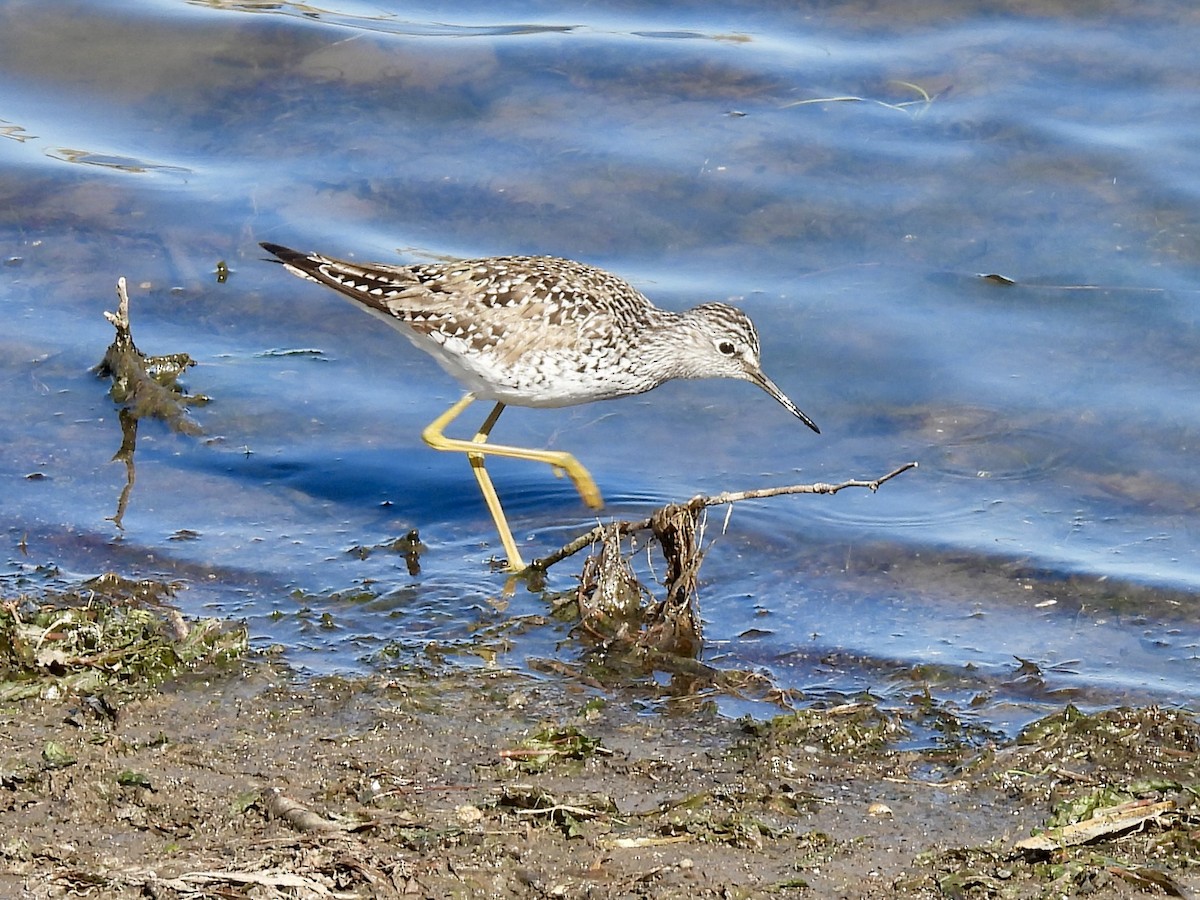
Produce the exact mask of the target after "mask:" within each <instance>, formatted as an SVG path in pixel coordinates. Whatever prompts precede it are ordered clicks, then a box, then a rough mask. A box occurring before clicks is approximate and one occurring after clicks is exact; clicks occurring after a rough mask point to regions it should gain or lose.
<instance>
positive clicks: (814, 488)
mask: <svg viewBox="0 0 1200 900" xmlns="http://www.w3.org/2000/svg"><path fill="white" fill-rule="evenodd" d="M915 468H917V463H915V462H910V463H905V464H904V465H902V466H900V467H898V468H896V469H893V470H892V471H891V472H888V473H887V474H886V475H884V476H882V477H881V478H876V479H874V480H873V481H863V480H860V479H849V480H847V481H842V482H840V483H838V484H826V483H824V482H819V481H818V482H816V483H814V484H790V485H785V486H783V487H773V488H758V489H756V490H751V491H725V492H723V493H720V494H717V495H715V496H712V497H707V496H705V495H703V494H701V495H699V496H696V497H693V498H692V499H691V500H689V501H687V503H681V504H672V505H670V506H665V507H663V508H662V509H661V510H659V511H658V513H656V515H657V514H659V513H662V512H663V511H665V510H668V509H670V508H671V506H673V505H678V506H682V507H684V508H686V509H689V510H692V511H698V510H701V509H705V508H707V507H709V506H723V505H725V504H726V503H737V502H738V501H740V500H761V499H764V498H766V497H780V496H783V495H785V494H836V493H837V492H838V491H841V490H844V489H846V488H866V489H867V490H869V491H872V492H874V491H877V490H879V486H880V485H881V484H883V483H884V482H887V481H891V480H892V479H893V478H895V477H896V476H897V475H899V474H901V473H902V472H907V471H908V470H909V469H915ZM653 521H654V516H648V517H647V518H645V519H641V520H639V521H636V522H611V523H609V524H606V525H597V526H596V527H595V528H593V529H592V530H591V531H589V532H587V533H586V534H581V535H580V536H579V537H577V538H575V540H573V541H571V542H570V543H567V544H564V545H563V546H562V547H560V548H559V549H557V550H555V551H554V552H553V553H551V554H549V555H548V556H545V557H542V558H541V559H536V560H534V561H533V564H532V565H531V566H530V568H532V569H535V570H540V571H542V572H544V571H545V570H546V569H548V568H550V566H552V565H554V564H555V563H558V562H562V561H563V560H564V559H566V558H567V557H568V556H573V555H574V554H576V553H578V552H579V551H580V550H582V549H583V548H584V547H590V546H591V545H592V544H594V543H596V542H597V541H599V540H600V539H601V538H602V537H603V536H604V532H605V531H611V530H612V529H614V528H615V529H616V531H617V534H618V536H620V537H624V536H626V535H629V534H633V533H634V532H637V531H649V530H650V529H651V528H652V526H653Z"/></svg>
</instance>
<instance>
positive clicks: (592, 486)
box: [421, 394, 604, 509]
mask: <svg viewBox="0 0 1200 900" xmlns="http://www.w3.org/2000/svg"><path fill="white" fill-rule="evenodd" d="M474 401H475V395H474V394H466V395H465V396H464V397H463V398H462V399H461V400H459V401H458V402H457V403H455V404H454V405H453V406H451V407H450V408H449V409H448V410H446V411H445V412H444V413H442V414H441V415H440V416H438V417H437V418H436V419H434V420H433V421H432V422H430V423H429V425H428V426H427V427H426V428H425V430H424V431H423V432H421V438H422V439H423V440H424V441H425V443H426V444H428V445H429V446H430V447H433V448H434V449H435V450H456V451H458V452H459V453H466V454H468V455H469V454H476V455H480V454H483V455H488V456H507V457H509V458H510V459H527V460H530V461H532V462H543V463H546V464H547V465H549V466H552V467H553V468H554V469H555V470H556V471H558V472H566V473H567V474H568V475H569V476H570V477H571V481H572V482H574V483H575V490H577V491H579V496H580V497H581V498H582V499H583V502H584V503H586V504H587V505H588V506H590V507H592V509H600V508H601V507H603V506H604V498H602V497H601V496H600V489H599V488H598V487H596V482H595V481H593V480H592V476H591V474H590V473H589V472H588V470H587V469H585V468H584V467H583V465H582V464H581V463H580V462H579V460H577V459H576V458H575V457H574V456H572V455H571V454H570V453H564V452H563V451H560V450H533V449H529V448H525V447H508V446H505V445H504V444H488V443H485V442H486V441H487V438H488V434H489V433H490V432H491V430H492V426H494V425H495V424H496V420H497V419H498V418H500V413H501V412H503V410H504V404H503V403H497V404H496V408H495V409H493V410H492V412H491V414H490V415H489V416H488V417H487V419H486V420H485V421H484V423H483V426H482V427H481V428H480V429H479V431H478V432H477V433H476V435H475V438H474V439H472V440H469V441H463V440H458V439H457V438H449V437H446V435H445V434H444V432H445V429H446V426H447V425H449V424H450V423H451V422H453V421H454V420H455V419H457V418H458V417H459V415H461V414H462V411H463V410H464V409H466V408H467V407H468V406H470V405H471V404H472V403H473V402H474ZM472 465H474V463H472ZM481 486H482V482H481ZM494 493H495V492H494V491H493V494H494Z"/></svg>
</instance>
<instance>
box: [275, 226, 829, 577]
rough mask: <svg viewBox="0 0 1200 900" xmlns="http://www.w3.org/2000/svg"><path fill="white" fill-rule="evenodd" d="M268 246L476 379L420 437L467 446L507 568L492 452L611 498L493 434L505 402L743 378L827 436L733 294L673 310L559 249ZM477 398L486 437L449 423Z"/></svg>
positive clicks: (508, 541) (577, 474) (557, 457)
mask: <svg viewBox="0 0 1200 900" xmlns="http://www.w3.org/2000/svg"><path fill="white" fill-rule="evenodd" d="M262 247H263V248H264V249H265V250H267V251H268V252H270V253H272V254H273V255H274V256H276V257H277V258H278V259H279V260H280V261H281V262H282V263H283V265H284V267H285V268H286V269H287V270H288V271H289V272H291V273H293V274H295V275H299V276H300V277H301V278H306V279H309V280H311V281H316V282H319V283H321V284H324V285H327V286H328V287H331V288H333V289H334V290H335V291H337V292H339V293H341V294H345V295H346V296H347V297H349V298H351V299H352V300H354V301H355V302H356V303H357V304H359V305H360V306H361V307H362V308H363V309H365V310H366V311H367V312H369V313H371V314H373V315H375V316H377V317H378V318H381V319H383V320H384V321H385V322H387V323H388V324H389V325H391V326H393V327H394V328H396V329H397V330H398V331H400V333H401V334H403V335H404V336H405V337H407V338H408V339H409V340H410V341H412V342H413V343H414V344H416V345H417V346H418V347H420V348H421V349H422V350H424V351H425V352H426V353H429V354H431V355H432V356H433V357H434V358H435V359H436V360H437V361H438V362H439V363H440V364H441V365H442V368H444V369H445V370H446V371H447V372H449V373H450V374H451V375H453V376H454V377H455V378H456V379H458V381H459V382H461V383H462V384H463V385H464V386H465V387H466V388H467V393H466V394H465V395H464V396H463V397H462V399H461V400H459V401H458V402H457V403H455V404H454V405H453V406H451V407H450V408H449V409H448V410H446V412H444V413H442V415H440V416H438V417H437V418H436V419H434V420H433V421H432V422H431V423H430V424H429V425H428V426H427V427H426V428H425V430H424V431H423V432H422V433H421V437H422V438H423V439H424V441H425V443H426V444H428V445H429V446H430V447H433V448H434V449H437V450H453V451H457V452H460V453H465V454H467V458H468V459H469V460H470V462H471V469H472V471H473V472H474V473H475V478H476V480H477V481H478V482H479V488H480V490H481V491H482V492H483V498H484V501H485V502H486V503H487V506H488V510H489V511H490V512H491V514H492V518H493V520H494V521H495V523H496V530H497V531H498V532H499V534H500V541H501V543H502V544H503V545H504V551H505V553H506V554H507V560H506V566H507V568H508V569H509V571H512V572H520V571H522V570H523V569H525V568H526V565H525V563H524V561H523V560H522V558H521V552H520V550H519V549H518V548H517V544H516V541H514V540H513V536H512V531H511V529H510V528H509V527H508V520H507V519H506V518H505V515H504V510H503V509H502V508H501V506H500V499H499V497H497V495H496V490H495V488H494V487H493V485H492V480H491V477H490V476H489V475H488V473H487V469H486V468H485V466H484V461H485V457H486V456H507V457H511V458H514V459H527V460H532V461H533V462H543V463H547V464H549V465H550V466H552V467H553V468H554V470H555V471H556V472H559V473H562V472H566V474H567V475H569V476H570V478H571V480H572V481H573V482H574V484H575V488H576V490H578V492H579V496H580V497H581V498H582V499H583V502H584V503H586V504H587V505H588V506H590V507H592V508H594V509H599V508H601V507H602V506H603V505H604V501H603V499H602V498H601V496H600V490H599V488H597V487H596V482H595V481H593V480H592V476H591V475H590V474H589V473H588V470H587V469H585V468H584V467H583V466H582V465H581V464H580V463H579V461H578V460H577V459H575V457H574V456H572V455H571V454H570V453H565V452H563V451H559V450H536V449H529V448H524V447H510V446H506V445H503V444H491V443H488V438H489V437H490V436H491V433H492V428H494V427H495V425H496V420H497V419H499V418H500V414H501V413H502V412H504V407H505V406H533V407H559V406H571V405H574V404H577V403H591V402H592V401H594V400H609V399H612V398H614V397H626V396H629V395H631V394H640V393H643V392H644V391H648V390H651V389H652V388H656V387H658V386H659V385H660V384H662V383H663V382H665V381H670V380H671V379H673V378H735V379H739V380H742V381H749V382H751V383H752V384H756V385H758V386H759V387H760V388H762V389H763V390H764V391H766V392H767V393H768V394H770V395H771V396H772V397H774V398H775V399H776V400H778V401H779V402H780V403H781V404H783V406H784V407H785V408H786V409H787V410H788V412H790V413H791V414H792V415H794V416H795V417H796V418H798V419H799V420H800V421H802V422H803V423H804V424H805V425H807V426H808V427H809V428H811V429H812V430H813V431H815V432H817V433H820V429H818V428H817V426H816V425H815V424H814V423H813V421H812V419H810V418H809V417H808V416H806V415H805V414H804V413H803V412H801V411H800V410H799V409H798V408H797V406H796V404H795V403H793V402H792V401H791V400H789V399H788V397H787V395H786V394H784V393H783V391H781V390H780V389H779V388H778V387H776V385H775V382H773V381H771V379H770V378H768V377H767V376H766V374H765V373H764V372H763V370H762V367H761V365H760V364H759V343H758V332H757V331H755V328H754V324H753V323H752V322H751V321H750V318H749V317H748V316H747V315H746V314H745V313H744V312H742V311H741V310H740V309H737V308H736V307H733V306H729V305H728V304H725V303H705V304H702V305H700V306H697V307H694V308H692V309H689V310H686V311H685V312H681V313H676V312H670V311H669V310H664V309H659V308H658V307H657V306H655V305H654V304H653V303H651V302H650V301H649V300H647V299H646V298H645V297H644V296H643V295H642V294H641V293H640V292H639V291H638V290H637V289H636V288H634V287H633V286H632V285H631V284H629V283H628V282H627V281H624V280H623V279H621V278H618V277H617V276H616V275H613V274H611V273H609V272H606V271H604V270H603V269H598V268H596V267H595V266H589V265H586V264H584V263H580V262H574V261H572V260H569V259H558V258H555V257H548V256H496V257H488V258H485V259H467V260H462V261H461V262H450V263H430V264H423V265H411V266H403V265H391V264H387V263H356V262H349V261H347V260H343V259H335V258H333V257H330V256H323V255H322V254H319V253H300V252H298V251H296V250H290V249H288V248H287V247H281V246H280V245H278V244H270V243H263V244H262ZM476 400H489V401H492V402H493V403H495V406H493V407H492V411H491V412H490V413H489V414H488V416H487V418H486V419H484V421H483V424H482V425H481V426H480V427H479V430H478V431H477V432H476V433H475V436H474V437H472V438H471V439H470V440H460V439H457V438H450V437H447V436H446V435H445V429H446V427H447V426H448V425H450V423H451V422H453V421H454V420H455V419H456V418H458V416H459V415H461V414H462V412H463V411H464V410H465V409H466V408H467V407H468V406H470V405H471V404H472V403H474V402H475V401H476Z"/></svg>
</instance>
